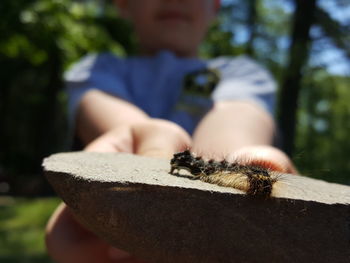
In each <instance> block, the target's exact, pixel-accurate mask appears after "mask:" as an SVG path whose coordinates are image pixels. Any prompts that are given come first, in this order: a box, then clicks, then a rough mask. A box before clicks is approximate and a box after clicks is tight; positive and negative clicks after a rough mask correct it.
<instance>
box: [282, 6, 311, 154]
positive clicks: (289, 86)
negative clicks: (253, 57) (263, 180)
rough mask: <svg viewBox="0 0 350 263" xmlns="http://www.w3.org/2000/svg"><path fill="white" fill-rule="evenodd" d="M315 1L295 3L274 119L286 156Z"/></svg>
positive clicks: (290, 147) (290, 146) (291, 146)
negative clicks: (276, 122)
mask: <svg viewBox="0 0 350 263" xmlns="http://www.w3.org/2000/svg"><path fill="white" fill-rule="evenodd" d="M316 3H317V1H316V0H309V1H307V2H305V1H303V0H295V5H296V9H295V13H294V22H293V31H292V35H291V46H290V51H289V61H288V65H287V68H286V70H285V77H284V79H283V83H282V85H281V89H280V92H279V100H278V102H279V104H278V107H277V108H278V116H277V120H278V123H279V127H280V129H281V132H282V136H283V148H284V150H285V152H286V153H287V154H289V155H291V154H292V153H293V150H294V139H295V138H294V137H295V125H296V111H297V104H298V98H299V92H300V89H301V81H302V78H303V70H304V68H305V66H306V64H307V62H308V54H309V46H310V41H311V38H310V29H311V27H312V25H313V23H314V21H315V10H316Z"/></svg>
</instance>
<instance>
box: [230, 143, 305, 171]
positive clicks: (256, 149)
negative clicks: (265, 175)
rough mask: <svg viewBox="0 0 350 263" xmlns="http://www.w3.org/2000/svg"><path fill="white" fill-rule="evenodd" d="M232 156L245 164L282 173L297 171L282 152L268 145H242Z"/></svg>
mask: <svg viewBox="0 0 350 263" xmlns="http://www.w3.org/2000/svg"><path fill="white" fill-rule="evenodd" d="M233 158H234V159H236V160H238V161H240V162H243V163H246V164H256V165H260V166H264V167H266V168H269V169H271V170H274V171H279V172H282V173H293V174H297V173H298V171H297V169H296V168H295V166H294V165H293V163H292V161H291V160H290V159H289V157H288V156H287V155H286V154H285V153H284V152H282V151H281V150H279V149H277V148H274V147H272V146H268V145H261V146H248V147H244V148H242V149H240V150H238V151H236V152H235V153H234V155H233Z"/></svg>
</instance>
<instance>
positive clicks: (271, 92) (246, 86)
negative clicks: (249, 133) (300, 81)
mask: <svg viewBox="0 0 350 263" xmlns="http://www.w3.org/2000/svg"><path fill="white" fill-rule="evenodd" d="M209 67H211V68H215V69H217V70H218V71H219V74H220V81H219V83H218V85H217V86H216V88H215V90H214V92H213V93H212V99H213V100H214V101H222V100H241V101H249V102H253V103H256V104H258V105H260V106H261V107H262V108H263V109H265V110H266V111H267V112H269V113H270V114H272V115H273V114H274V111H275V100H276V83H275V81H274V79H273V78H272V76H271V75H270V73H269V72H268V71H267V70H265V69H264V68H263V67H261V66H260V65H259V64H257V63H256V62H255V61H253V60H252V59H250V58H248V57H246V56H241V57H238V58H233V59H232V58H225V57H223V58H218V59H215V60H213V61H211V62H210V64H209Z"/></svg>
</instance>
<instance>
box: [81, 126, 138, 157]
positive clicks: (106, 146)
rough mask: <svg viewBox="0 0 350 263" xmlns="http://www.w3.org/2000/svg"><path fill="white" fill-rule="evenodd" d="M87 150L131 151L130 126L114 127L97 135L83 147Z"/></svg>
mask: <svg viewBox="0 0 350 263" xmlns="http://www.w3.org/2000/svg"><path fill="white" fill-rule="evenodd" d="M84 150H85V151H88V152H128V153H131V152H132V151H133V138H132V134H131V128H130V127H127V126H123V127H118V128H115V129H113V130H111V131H109V132H107V133H105V134H103V135H102V136H100V137H98V138H97V139H95V140H94V141H92V142H91V143H90V144H88V145H87V146H86V147H85V149H84Z"/></svg>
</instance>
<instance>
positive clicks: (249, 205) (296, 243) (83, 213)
mask: <svg viewBox="0 0 350 263" xmlns="http://www.w3.org/2000/svg"><path fill="white" fill-rule="evenodd" d="M43 166H44V171H45V175H46V177H47V179H48V180H49V182H50V183H51V184H52V186H53V187H54V189H55V190H56V192H57V193H58V195H59V196H60V197H61V198H62V199H63V200H64V202H66V204H67V205H68V206H69V207H70V208H71V209H72V211H73V212H74V213H75V215H76V216H77V217H78V219H79V220H80V221H81V222H82V223H83V224H84V225H86V226H87V227H88V228H90V229H91V230H93V231H94V232H95V233H96V234H98V235H99V236H100V237H102V238H104V239H106V240H108V241H109V242H110V243H111V244H112V245H114V246H116V247H120V248H123V249H126V250H128V251H130V252H132V253H133V254H134V255H136V256H138V257H139V258H143V259H146V260H148V261H149V262H162V263H167V262H169V263H172V262H174V263H175V262H184V263H187V262H188V263H189V262H191V263H193V262H208V263H209V262H210V263H214V262H247V263H249V262H259V263H261V262H269V263H271V262H344V263H345V262H350V187H349V186H344V185H338V184H331V183H327V182H324V181H320V180H314V179H310V178H306V177H302V176H295V175H283V176H282V177H281V180H280V181H279V182H277V183H276V184H275V185H274V190H273V197H272V198H269V199H258V198H254V197H249V196H246V195H245V194H244V193H242V192H241V191H239V190H236V189H231V188H225V187H220V186H216V185H211V184H208V183H204V182H201V181H199V180H191V179H188V178H183V177H177V176H174V175H170V174H169V173H168V172H169V170H170V166H169V160H162V159H154V158H146V157H140V156H134V155H129V154H101V153H83V152H75V153H62V154H56V155H53V156H51V157H49V158H47V159H45V161H44V164H43Z"/></svg>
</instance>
